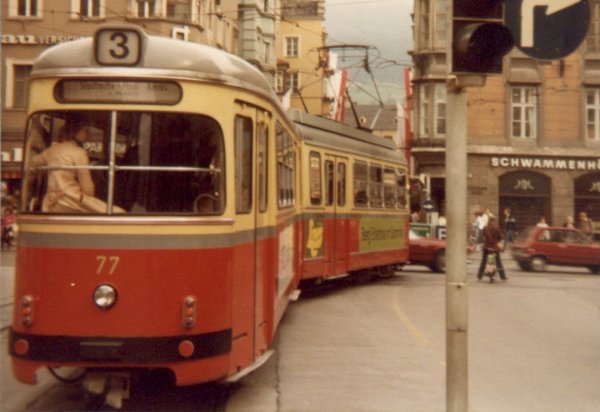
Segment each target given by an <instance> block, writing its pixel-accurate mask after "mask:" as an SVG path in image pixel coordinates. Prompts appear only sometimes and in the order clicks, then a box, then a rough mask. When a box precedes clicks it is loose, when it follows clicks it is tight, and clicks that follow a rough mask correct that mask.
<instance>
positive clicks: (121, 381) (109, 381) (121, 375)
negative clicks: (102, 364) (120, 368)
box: [83, 372, 131, 409]
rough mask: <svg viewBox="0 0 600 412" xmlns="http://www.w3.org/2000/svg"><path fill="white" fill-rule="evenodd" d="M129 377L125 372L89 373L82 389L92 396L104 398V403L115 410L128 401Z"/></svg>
mask: <svg viewBox="0 0 600 412" xmlns="http://www.w3.org/2000/svg"><path fill="white" fill-rule="evenodd" d="M130 386H131V377H130V374H129V373H127V372H89V373H87V374H86V376H85V378H84V380H83V388H84V389H85V390H86V391H88V392H89V393H91V394H92V395H97V396H104V397H105V399H104V402H105V403H106V404H107V405H109V406H111V407H113V408H115V409H121V408H122V407H123V400H124V399H129V389H130Z"/></svg>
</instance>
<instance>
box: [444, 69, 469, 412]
mask: <svg viewBox="0 0 600 412" xmlns="http://www.w3.org/2000/svg"><path fill="white" fill-rule="evenodd" d="M447 92H448V93H447V105H446V107H447V113H448V117H447V119H448V133H447V135H446V213H447V226H448V231H447V235H446V236H447V238H446V239H447V244H446V410H447V412H466V411H467V410H468V409H469V403H468V393H469V392H468V389H469V387H468V345H467V338H468V334H467V332H468V316H467V304H468V296H467V212H466V211H467V95H466V93H465V90H464V89H463V88H461V87H458V86H457V82H456V79H455V78H449V80H448V90H447Z"/></svg>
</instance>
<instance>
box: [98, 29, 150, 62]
mask: <svg viewBox="0 0 600 412" xmlns="http://www.w3.org/2000/svg"><path fill="white" fill-rule="evenodd" d="M142 39H143V34H142V33H141V32H140V31H139V30H137V29H136V28H133V27H132V28H124V27H119V28H111V27H107V28H104V29H100V30H98V31H97V32H96V35H95V36H94V52H95V58H96V62H97V63H98V64H101V65H103V66H135V65H136V64H138V63H139V61H140V58H141V52H142Z"/></svg>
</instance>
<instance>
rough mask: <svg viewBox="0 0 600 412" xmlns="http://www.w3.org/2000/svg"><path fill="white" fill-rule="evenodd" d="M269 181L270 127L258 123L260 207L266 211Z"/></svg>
mask: <svg viewBox="0 0 600 412" xmlns="http://www.w3.org/2000/svg"><path fill="white" fill-rule="evenodd" d="M268 182H269V128H268V126H267V125H266V124H265V123H259V125H258V207H259V210H260V211H261V212H265V211H266V210H267V206H268V203H269V202H268V200H269V198H268V193H269V191H268V186H269V185H268Z"/></svg>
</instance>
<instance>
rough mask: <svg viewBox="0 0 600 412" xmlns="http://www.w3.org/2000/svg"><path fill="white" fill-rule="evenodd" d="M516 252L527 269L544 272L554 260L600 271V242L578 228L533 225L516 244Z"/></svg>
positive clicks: (517, 258) (520, 263)
mask: <svg viewBox="0 0 600 412" xmlns="http://www.w3.org/2000/svg"><path fill="white" fill-rule="evenodd" d="M512 255H513V257H514V258H515V260H516V261H517V263H518V265H519V266H520V267H521V269H523V270H532V271H535V272H541V271H543V270H545V268H546V265H548V264H550V265H559V266H583V267H587V268H588V269H589V270H590V271H591V272H592V273H595V274H598V273H600V243H595V242H594V241H592V240H590V239H589V238H587V237H586V236H585V235H584V234H583V233H581V232H579V231H578V230H575V229H567V228H563V227H547V228H544V227H533V228H530V229H528V230H527V231H526V232H525V233H523V234H522V235H521V236H520V237H519V239H517V241H516V242H515V243H514V244H513V246H512Z"/></svg>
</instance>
